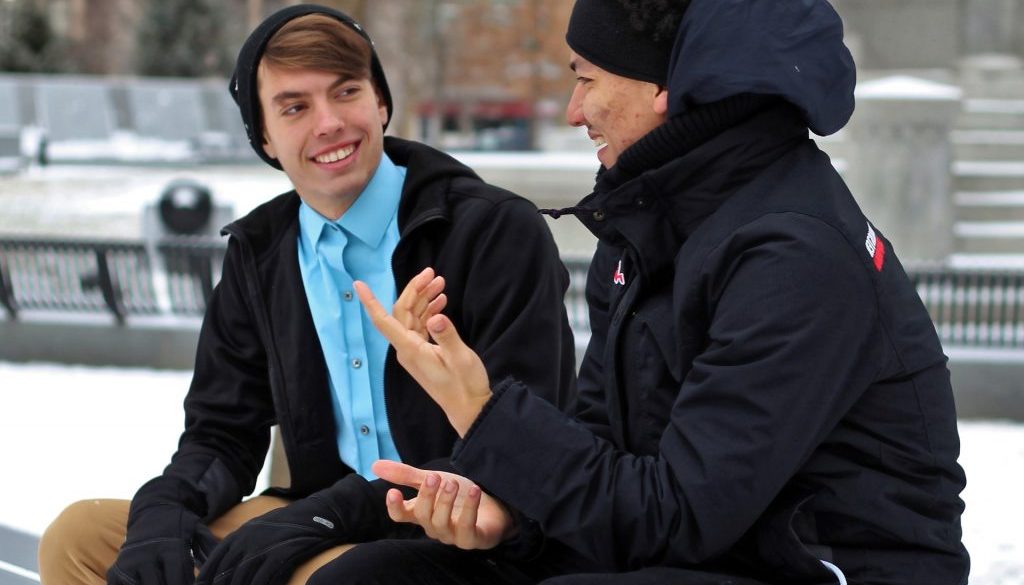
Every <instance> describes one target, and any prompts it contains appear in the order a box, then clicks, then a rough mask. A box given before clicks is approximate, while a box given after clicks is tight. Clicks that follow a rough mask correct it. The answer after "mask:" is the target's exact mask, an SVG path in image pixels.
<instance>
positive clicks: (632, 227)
mask: <svg viewBox="0 0 1024 585" xmlns="http://www.w3.org/2000/svg"><path fill="white" fill-rule="evenodd" d="M694 114H696V115H697V116H699V117H700V119H694V118H693V117H692V116H693V115H694ZM803 140H807V126H806V124H805V123H804V122H803V120H802V118H801V117H800V115H799V113H798V112H797V111H796V110H795V108H793V106H791V105H788V104H785V103H781V102H778V101H776V100H772V99H768V100H767V101H766V100H765V99H755V100H753V101H750V102H746V103H732V104H724V106H720V107H718V108H715V110H714V111H702V110H701V109H697V110H694V112H693V113H692V114H690V115H684V116H679V117H676V118H673V119H671V120H669V122H667V123H666V124H665V125H663V126H662V127H660V128H658V129H656V130H655V131H653V132H652V133H651V134H649V135H647V136H645V137H644V138H643V139H642V140H641V141H639V142H637V143H636V144H635V145H634V146H633V147H632V148H631V149H630V150H628V151H626V153H623V157H621V158H620V163H619V164H617V165H616V166H615V167H613V168H612V169H611V170H608V171H605V172H603V173H601V174H599V175H598V179H597V184H596V186H595V189H594V192H593V193H591V194H590V195H588V196H587V197H586V198H584V199H583V200H582V201H581V202H580V203H579V205H577V206H576V207H575V208H570V209H571V210H572V211H570V212H571V213H573V214H575V215H576V216H577V217H578V218H579V219H580V221H582V222H583V223H584V225H586V226H587V228H588V229H590V231H591V232H593V233H594V235H595V236H597V237H598V239H600V240H603V241H605V242H608V243H610V244H612V245H614V246H617V247H622V248H627V249H629V250H631V251H632V253H633V254H634V256H635V258H634V260H635V263H636V266H637V267H638V269H639V271H640V275H641V276H642V277H643V278H644V280H647V281H649V282H656V281H663V280H666V279H668V278H670V277H671V274H672V271H671V266H672V264H673V263H674V260H675V255H676V252H677V251H678V250H679V248H680V247H682V245H683V244H684V243H685V242H686V240H687V239H688V238H689V237H690V235H691V234H692V233H693V232H694V231H695V230H696V229H697V228H698V227H699V226H700V225H701V224H702V223H703V222H704V220H705V219H706V218H707V217H709V216H710V215H712V214H713V213H714V212H715V211H717V210H718V208H719V207H721V205H722V204H723V203H724V202H725V201H726V200H728V199H729V198H730V197H731V196H732V195H733V194H735V193H736V192H737V191H739V190H740V189H741V188H743V187H744V186H745V185H747V184H749V183H750V182H751V181H752V180H753V179H754V178H755V177H756V175H757V174H758V173H759V172H761V171H762V170H763V169H764V168H765V167H767V166H768V165H769V164H771V163H772V162H773V161H774V160H776V159H777V158H779V157H780V156H782V155H783V154H785V153H786V152H788V151H789V150H790V149H791V148H792V147H793V146H794V145H795V144H796V143H797V142H799V141H803ZM623 162H624V163H626V164H625V165H623V166H621V167H620V165H621V164H622V163H623ZM567 211H568V210H567Z"/></svg>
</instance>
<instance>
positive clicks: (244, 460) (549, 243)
mask: <svg viewBox="0 0 1024 585" xmlns="http://www.w3.org/2000/svg"><path fill="white" fill-rule="evenodd" d="M385 152H386V153H387V154H388V156H389V157H391V159H392V160H393V161H394V162H395V164H397V165H401V166H405V167H407V169H408V170H407V175H406V178H405V183H404V185H403V188H402V197H401V202H400V204H399V209H398V225H399V229H400V233H401V239H400V241H399V243H398V246H397V248H396V249H395V252H394V255H393V259H392V268H393V270H394V275H395V280H396V286H397V290H399V291H401V290H402V289H403V288H404V287H405V285H406V284H407V283H408V281H409V280H410V279H411V278H412V277H413V276H415V275H416V274H417V273H419V272H420V271H421V270H422V269H423V268H425V267H427V266H432V267H434V268H435V269H436V270H437V272H438V273H439V274H443V275H444V277H445V279H446V289H445V292H446V294H447V296H448V306H447V308H446V309H445V314H447V315H448V316H449V317H451V319H452V320H453V321H454V322H455V324H456V325H457V326H458V327H459V331H460V332H461V333H462V335H463V336H464V338H465V339H466V340H467V343H469V344H470V345H471V346H473V347H474V348H475V349H476V350H477V351H478V352H480V354H481V355H482V357H483V359H484V362H485V363H486V364H487V367H488V369H489V371H491V372H495V373H497V372H500V373H501V374H502V375H505V374H506V373H507V372H510V371H511V372H515V375H516V376H517V377H521V378H522V379H524V380H529V383H531V385H534V387H536V388H538V389H539V391H540V392H541V395H542V396H543V399H544V400H545V401H550V403H551V404H552V405H555V406H557V407H562V406H565V405H566V404H568V402H569V401H570V399H571V398H572V396H573V395H574V393H575V367H574V354H573V339H572V333H571V331H570V329H569V325H568V321H567V319H566V313H565V308H564V304H563V296H564V294H565V290H566V288H567V286H568V272H567V271H566V269H565V267H564V266H563V265H562V263H561V261H560V260H559V257H558V252H557V249H556V247H555V244H554V241H553V239H552V237H551V233H550V231H549V229H548V228H547V226H546V224H545V223H544V220H543V218H542V217H540V216H539V215H538V214H537V212H536V209H535V207H534V206H533V205H532V204H531V203H529V202H528V201H526V200H525V199H523V198H521V197H518V196H516V195H514V194H512V193H509V192H507V191H504V190H502V189H499V188H497V187H493V186H491V185H488V184H486V183H484V182H483V181H482V180H481V179H480V178H479V177H478V176H477V175H476V174H474V173H473V172H472V171H471V170H470V169H469V168H467V167H465V166H464V165H462V164H461V163H459V162H457V161H455V160H454V159H453V158H451V157H449V156H448V155H446V154H443V153H441V152H439V151H436V150H434V149H432V148H429V147H427V146H424V145H421V144H417V143H414V142H407V141H403V140H400V139H395V138H390V137H388V138H385ZM299 203H300V200H299V198H298V196H297V195H296V194H295V193H294V192H290V193H286V194H284V195H281V196H279V197H277V198H275V199H273V200H271V201H269V202H267V203H265V204H263V205H262V206H260V207H258V208H256V209H255V210H254V211H252V212H251V213H250V214H249V215H248V216H246V217H245V218H243V219H240V220H238V221H236V222H234V223H232V224H230V225H228V226H227V227H226V228H225V232H226V233H227V234H229V235H230V236H231V239H230V241H229V245H228V251H227V256H226V258H225V261H224V268H223V275H222V279H221V281H220V283H219V284H218V285H217V287H216V289H215V291H214V294H213V297H212V299H211V300H210V303H209V307H208V309H207V314H206V318H205V320H204V323H203V327H202V331H201V334H200V339H199V347H198V352H197V356H196V366H195V374H194V377H193V381H192V386H191V388H190V389H189V393H188V395H187V397H186V399H185V415H186V422H185V432H184V434H183V435H182V437H181V442H180V444H179V448H178V451H177V453H176V454H175V455H174V457H173V459H172V462H171V464H170V465H169V466H168V467H167V468H166V470H165V471H164V477H168V478H177V479H184V480H186V481H187V482H188V483H189V484H191V485H193V486H194V487H195V488H196V489H197V490H198V491H199V492H200V495H201V496H202V497H201V498H200V499H201V500H204V501H205V503H206V505H205V506H204V507H203V508H204V509H201V510H196V512H198V513H199V514H200V516H201V517H205V518H208V519H209V518H215V517H217V516H218V515H220V514H221V513H223V512H224V511H225V510H227V509H228V508H229V507H231V506H232V505H234V504H235V503H237V502H239V500H240V499H241V497H242V496H244V495H245V494H248V493H250V492H251V491H252V489H253V487H254V485H255V481H256V476H257V474H258V473H259V471H260V467H261V466H262V464H263V461H264V458H265V456H266V453H267V449H268V445H269V441H270V427H271V425H273V424H278V425H280V429H281V438H282V440H283V444H284V449H285V452H286V453H287V457H288V464H289V470H290V475H291V480H292V484H291V486H290V489H288V490H287V491H286V492H285V495H288V496H291V497H301V496H304V495H308V494H310V493H312V492H314V491H317V490H319V489H322V488H325V487H327V486H330V485H331V484H333V483H334V482H336V481H338V480H339V479H341V478H343V477H345V476H347V475H348V474H351V473H352V470H351V469H350V468H349V467H348V466H347V465H345V464H344V463H343V462H342V461H341V459H340V458H339V454H338V448H337V442H336V431H335V421H334V417H333V414H332V412H333V411H332V408H331V403H330V390H329V386H328V381H327V368H326V362H325V360H324V356H323V352H322V350H321V347H320V343H319V339H318V337H317V334H316V330H315V328H314V325H313V321H312V316H311V314H310V310H309V305H308V303H307V301H306V295H305V292H304V289H303V284H302V277H301V274H300V272H299V266H298V252H297V238H298V208H299ZM355 302H357V301H355ZM538 332H543V334H539V333H538ZM384 377H385V384H384V385H385V392H384V394H385V400H386V403H387V412H388V422H389V424H390V427H391V431H392V435H393V439H394V442H395V446H396V447H397V449H398V452H399V454H400V455H401V457H402V460H403V461H404V462H406V463H409V464H412V465H417V466H423V465H427V464H428V463H429V462H430V461H431V460H435V459H442V460H443V461H447V457H448V455H449V454H450V452H451V448H452V444H453V442H454V440H455V439H456V438H457V435H456V434H455V432H454V431H453V430H452V428H451V426H450V425H449V423H448V420H447V418H446V417H445V415H444V413H443V412H442V411H441V409H440V408H438V407H437V405H436V404H434V402H433V401H431V400H430V398H429V397H428V396H427V394H426V393H425V392H424V391H423V390H422V389H421V388H420V387H419V386H418V385H417V384H416V383H415V382H414V381H413V380H412V378H411V377H410V376H409V375H408V374H407V373H406V372H405V370H403V369H402V368H401V367H400V366H399V365H398V363H397V361H396V359H395V354H394V350H393V349H389V352H388V356H387V361H386V364H385V376H384ZM377 483H383V482H380V481H378V482H377ZM357 489H358V488H357ZM146 490H147V488H143V490H140V493H139V494H138V495H137V496H136V498H140V497H146V494H145V493H144V492H145V491H146ZM379 493H380V498H379V501H375V502H372V503H371V504H372V507H373V509H375V510H377V511H379V514H380V515H382V516H385V517H386V510H385V507H384V499H383V493H384V488H381V489H380V490H379ZM353 505H355V503H354V502H353Z"/></svg>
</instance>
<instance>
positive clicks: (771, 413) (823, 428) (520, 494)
mask: <svg viewBox="0 0 1024 585" xmlns="http://www.w3.org/2000/svg"><path fill="white" fill-rule="evenodd" d="M853 85H854V71H853V64H852V61H851V60H850V57H849V53H848V52H847V51H846V49H845V47H843V45H842V27H841V22H840V21H839V18H838V16H837V15H836V14H835V12H834V11H833V10H832V8H831V7H830V6H829V5H828V4H827V3H826V2H825V1H824V0H785V1H770V2H769V1H765V0H695V1H694V2H693V3H692V4H691V6H690V8H689V9H688V11H687V13H686V15H685V16H684V19H683V23H682V25H681V30H680V33H679V36H678V38H677V41H676V46H675V53H674V55H673V60H672V69H671V70H670V78H669V85H668V91H669V100H670V108H671V117H670V118H669V120H668V121H667V122H666V123H665V124H664V125H663V126H661V127H659V128H657V129H655V130H654V131H653V132H652V133H651V134H649V135H648V136H646V137H644V138H643V139H642V140H641V141H639V142H637V143H636V144H635V145H634V146H633V147H632V148H631V149H629V150H627V151H626V152H625V153H623V155H622V156H621V157H620V159H619V161H618V162H617V164H616V165H615V166H614V167H613V168H611V169H608V170H607V171H605V172H603V173H601V174H599V177H598V181H597V185H596V187H595V191H594V192H593V193H592V194H591V195H589V196H588V197H586V198H585V199H584V200H583V201H581V202H580V204H579V205H578V206H577V207H575V208H570V209H569V210H563V211H565V212H571V213H574V214H575V215H577V216H578V217H579V218H580V219H581V220H582V221H583V222H584V223H585V224H586V225H587V226H588V227H589V228H590V229H591V230H592V231H593V232H594V234H595V235H596V236H597V237H598V239H599V243H598V246H597V250H596V252H595V255H594V258H593V262H592V264H591V269H590V273H589V276H588V282H587V299H588V304H589V308H590V317H591V328H592V337H591V340H590V344H589V346H588V349H587V353H586V356H585V358H584V361H583V363H582V364H581V371H580V379H579V392H580V395H579V404H578V407H577V409H576V416H575V418H573V419H570V418H569V417H567V416H566V415H565V414H563V413H562V412H559V411H558V410H557V409H556V408H553V407H551V406H550V405H549V404H547V403H545V402H544V401H542V400H539V399H537V398H536V396H535V395H534V393H533V392H531V391H530V390H531V388H530V387H529V384H527V383H524V382H522V381H520V380H516V379H515V378H514V377H509V378H506V379H505V380H504V381H502V382H500V383H499V384H497V385H496V386H495V387H494V397H493V398H492V399H491V401H490V402H489V403H488V404H487V405H486V407H485V409H484V411H483V412H482V413H481V415H480V416H479V417H478V419H477V421H476V422H475V423H474V425H473V427H472V428H471V429H470V431H469V432H468V433H467V435H466V437H465V438H464V439H463V440H462V441H461V442H460V443H459V444H458V445H457V447H456V451H455V454H454V456H453V459H452V462H453V464H454V466H455V467H456V469H458V470H459V471H460V472H461V473H464V474H465V475H467V476H469V477H471V478H473V479H474V480H476V481H478V482H479V483H481V485H483V486H484V487H485V488H487V489H488V490H490V491H492V492H493V493H495V494H496V495H497V496H498V497H500V498H501V499H502V500H504V501H505V502H507V503H508V504H509V505H510V506H511V507H513V508H515V509H517V510H518V511H520V512H521V513H522V514H524V515H525V516H526V517H528V518H530V519H532V520H534V521H535V522H536V523H537V525H539V527H540V529H541V531H542V532H543V535H544V536H545V537H546V538H547V539H548V540H549V541H550V540H554V541H557V542H559V543H560V544H562V545H567V546H568V547H570V548H572V549H574V550H575V551H577V552H578V553H580V554H582V555H584V556H586V557H589V558H590V559H591V562H592V563H593V565H594V568H595V569H596V570H603V571H628V570H633V569H638V568H642V567H649V566H669V567H691V568H698V569H706V570H708V571H714V572H722V573H728V574H735V575H741V576H747V577H751V578H753V579H756V580H758V581H763V582H765V583H779V584H787V585H791V584H801V583H807V584H811V583H814V584H819V583H835V582H836V578H835V576H834V575H833V574H832V573H831V572H829V571H828V570H827V569H826V568H825V566H824V565H823V564H822V563H821V562H820V561H821V560H825V561H828V562H831V563H833V564H834V565H836V566H838V567H839V569H840V570H842V571H843V572H844V574H845V575H846V578H847V580H848V582H849V583H851V584H858V585H861V584H872V585H880V584H885V585H897V584H898V585H911V584H915V585H921V584H925V583H936V584H938V583H943V584H951V585H958V584H964V583H966V582H967V581H966V580H967V571H968V559H967V553H966V550H965V549H964V547H963V545H962V544H961V527H960V514H961V512H962V510H963V503H962V501H961V500H960V498H959V493H960V491H961V490H962V489H963V487H964V483H965V478H964V474H963V471H962V469H961V468H960V467H959V465H958V464H957V461H956V459H957V456H958V453H959V439H958V434H957V428H956V414H955V409H954V404H953V396H952V390H951V388H950V382H949V372H948V370H947V368H946V358H945V356H944V355H943V352H942V348H941V347H940V345H939V342H938V339H937V337H936V334H935V329H934V326H933V325H932V322H931V320H930V319H929V316H928V314H927V312H926V310H925V308H924V306H923V305H922V303H921V301H920V298H919V297H918V295H917V294H916V291H915V289H914V287H913V285H912V284H911V283H910V281H909V279H908V278H907V275H906V273H905V271H904V269H903V267H902V266H901V264H900V261H899V259H898V258H897V256H896V253H895V251H894V249H893V245H892V242H891V241H890V240H888V239H887V238H886V237H885V236H884V235H883V234H881V232H880V231H879V230H878V229H877V228H876V227H874V225H873V224H872V223H871V222H870V221H869V220H868V218H866V217H865V216H864V215H863V213H862V212H861V210H860V209H859V208H858V206H857V204H856V202H855V200H854V199H853V197H852V196H851V194H850V192H849V191H848V190H847V188H846V186H845V184H844V183H843V181H842V179H841V178H840V176H839V175H838V174H837V172H836V171H835V169H834V168H833V167H832V165H831V162H830V160H829V158H828V156H826V155H825V154H824V153H823V152H821V151H820V150H819V149H818V148H817V147H816V146H815V144H814V142H813V141H812V140H811V139H809V138H808V128H811V129H813V130H815V131H816V132H818V133H822V134H825V133H830V132H834V131H835V130H837V129H839V128H840V127H842V126H843V125H844V124H845V123H846V121H847V119H848V118H849V116H850V114H851V112H852V109H853V96H852V90H853ZM509 436H515V437H516V441H514V442H510V441H508V440H507V437H509ZM682 583H686V581H682ZM701 583H703V581H701Z"/></svg>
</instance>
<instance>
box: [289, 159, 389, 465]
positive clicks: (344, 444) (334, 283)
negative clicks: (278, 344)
mask: <svg viewBox="0 0 1024 585" xmlns="http://www.w3.org/2000/svg"><path fill="white" fill-rule="evenodd" d="M405 173H406V169H405V167H399V166H396V165H395V164H394V163H393V162H392V161H391V159H389V158H388V156H387V155H383V156H382V157H381V162H380V165H379V166H378V167H377V171H376V172H375V173H374V175H373V178H371V179H370V182H369V183H368V184H367V185H366V188H365V189H363V192H362V193H361V194H360V195H359V197H358V198H357V199H356V200H355V202H354V203H353V204H352V207H350V208H349V209H348V211H346V212H345V213H344V215H342V216H341V218H340V219H339V220H338V221H336V222H335V221H331V220H328V219H327V218H325V217H324V216H322V215H320V214H319V213H317V212H316V211H314V210H313V208H311V207H309V206H308V205H306V203H305V202H303V203H302V205H301V206H300V207H299V267H300V268H301V271H302V283H303V284H304V285H305V288H306V298H307V299H308V301H309V308H310V311H311V312H312V313H313V323H314V324H315V325H316V331H317V335H318V336H319V337H320V346H321V348H323V352H324V357H325V358H326V361H327V370H328V374H329V375H328V378H329V383H330V387H331V394H332V398H333V400H332V402H333V404H334V418H335V420H336V422H337V428H338V452H339V453H340V454H341V460H342V461H344V462H345V463H346V464H347V465H348V466H349V467H351V468H352V469H354V470H355V471H356V472H357V473H359V474H360V475H362V476H364V477H366V478H369V479H374V477H375V476H374V475H373V473H372V472H371V471H370V465H371V464H372V463H373V462H374V461H376V460H377V459H391V460H394V461H400V459H399V456H398V450H397V449H396V448H395V443H394V441H393V440H392V438H391V429H390V427H389V426H388V418H387V409H386V408H385V404H384V360H385V358H386V357H387V350H388V342H387V340H386V339H384V337H383V336H382V335H381V334H380V333H379V332H378V331H377V329H375V328H374V326H373V323H371V322H370V318H369V316H368V315H367V314H366V312H365V311H364V310H363V309H362V306H361V305H360V303H359V299H358V298H356V296H355V290H354V289H353V288H352V283H353V281H355V280H361V281H363V282H365V283H366V284H368V285H369V286H370V288H371V290H373V292H374V294H375V295H376V297H377V298H378V299H379V300H380V302H381V303H382V304H383V305H384V307H385V308H386V309H387V310H388V311H390V310H391V307H392V305H393V304H394V301H395V298H396V291H395V277H394V273H393V272H392V270H391V255H392V254H393V253H394V251H395V246H396V245H398V201H399V199H400V198H401V193H402V184H403V183H404V181H405Z"/></svg>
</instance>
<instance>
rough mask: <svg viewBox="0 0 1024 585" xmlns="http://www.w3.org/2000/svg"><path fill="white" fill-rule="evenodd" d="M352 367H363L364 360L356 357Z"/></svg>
mask: <svg viewBox="0 0 1024 585" xmlns="http://www.w3.org/2000/svg"><path fill="white" fill-rule="evenodd" d="M352 367H353V368H355V369H357V370H358V369H359V368H361V367H363V360H361V359H359V358H356V359H354V360H352Z"/></svg>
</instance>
